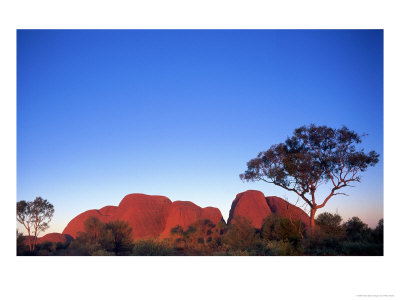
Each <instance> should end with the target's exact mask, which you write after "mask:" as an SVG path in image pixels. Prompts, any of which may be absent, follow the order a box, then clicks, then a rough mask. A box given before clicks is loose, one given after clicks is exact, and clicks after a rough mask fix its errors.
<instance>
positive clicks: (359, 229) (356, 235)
mask: <svg viewBox="0 0 400 300" xmlns="http://www.w3.org/2000/svg"><path fill="white" fill-rule="evenodd" d="M344 228H345V230H346V237H347V238H348V239H349V240H351V241H359V240H362V239H368V237H369V236H370V234H371V230H370V229H369V228H368V225H367V224H365V223H364V222H363V221H361V220H360V218H358V217H353V218H351V219H349V220H348V221H347V222H346V223H344Z"/></svg>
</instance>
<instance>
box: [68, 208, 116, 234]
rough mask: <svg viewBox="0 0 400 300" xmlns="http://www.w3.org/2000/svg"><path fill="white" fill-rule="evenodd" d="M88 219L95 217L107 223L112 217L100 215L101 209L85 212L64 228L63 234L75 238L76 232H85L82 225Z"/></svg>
mask: <svg viewBox="0 0 400 300" xmlns="http://www.w3.org/2000/svg"><path fill="white" fill-rule="evenodd" d="M89 217H96V218H98V219H99V220H100V221H102V222H105V223H106V222H109V221H111V220H113V215H109V214H102V213H101V209H91V210H87V211H85V212H83V213H81V214H79V215H77V216H76V217H75V218H73V219H72V220H71V221H70V222H69V223H68V225H67V226H66V227H65V228H64V230H63V232H62V233H63V234H69V235H70V236H72V237H73V238H76V237H77V235H78V232H83V231H85V227H84V223H85V221H86V220H87V219H88V218H89Z"/></svg>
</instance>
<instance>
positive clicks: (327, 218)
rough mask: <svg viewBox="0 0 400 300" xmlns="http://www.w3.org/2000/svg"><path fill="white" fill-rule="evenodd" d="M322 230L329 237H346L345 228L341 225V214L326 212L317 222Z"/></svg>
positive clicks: (319, 216)
mask: <svg viewBox="0 0 400 300" xmlns="http://www.w3.org/2000/svg"><path fill="white" fill-rule="evenodd" d="M315 223H316V224H317V225H318V226H319V228H320V230H321V231H322V232H323V233H325V234H326V235H328V236H333V237H337V238H341V237H343V236H344V235H345V230H344V227H343V226H342V225H341V223H342V217H341V216H340V215H339V214H337V213H336V214H331V213H328V212H324V213H322V214H320V215H318V217H317V218H316V220H315Z"/></svg>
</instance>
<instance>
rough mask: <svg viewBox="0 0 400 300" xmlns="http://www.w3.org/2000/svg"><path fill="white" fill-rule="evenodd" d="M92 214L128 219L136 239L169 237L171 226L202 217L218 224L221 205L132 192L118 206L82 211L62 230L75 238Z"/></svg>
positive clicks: (108, 219)
mask: <svg viewBox="0 0 400 300" xmlns="http://www.w3.org/2000/svg"><path fill="white" fill-rule="evenodd" d="M91 216H95V217H97V218H98V219H99V220H100V221H102V222H105V223H106V222H109V221H114V220H122V221H127V222H128V223H129V224H130V226H131V227H132V237H133V238H134V239H146V238H157V237H162V238H163V237H167V236H168V235H169V233H170V230H171V228H173V227H175V226H177V225H180V226H182V227H183V228H185V229H186V228H187V227H188V226H189V225H190V224H192V223H194V222H196V221H198V220H201V219H209V220H211V221H212V222H213V223H215V224H217V223H218V222H219V221H220V220H222V214H221V212H220V211H219V209H218V208H214V207H206V208H201V207H199V206H197V205H196V204H194V203H192V202H189V201H175V202H171V200H170V199H168V198H167V197H164V196H151V195H145V194H130V195H127V196H125V197H124V198H123V199H122V201H121V202H120V204H119V205H118V206H106V207H103V208H101V209H99V210H97V209H92V210H88V211H86V212H84V213H81V214H80V215H78V216H76V217H75V218H74V219H72V220H71V221H70V222H69V223H68V225H67V226H66V227H65V229H64V231H63V233H64V234H69V235H71V236H72V237H74V238H76V236H77V234H78V232H80V231H81V232H83V231H84V222H85V220H86V219H87V218H89V217H91Z"/></svg>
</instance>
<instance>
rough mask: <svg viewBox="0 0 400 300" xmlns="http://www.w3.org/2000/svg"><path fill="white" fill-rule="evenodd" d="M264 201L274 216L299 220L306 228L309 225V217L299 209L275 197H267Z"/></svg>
mask: <svg viewBox="0 0 400 300" xmlns="http://www.w3.org/2000/svg"><path fill="white" fill-rule="evenodd" d="M266 200H267V203H268V205H269V207H270V208H271V211H272V212H273V213H274V214H276V215H278V216H280V217H283V218H289V219H292V220H300V221H302V222H303V223H304V224H306V225H307V226H308V225H309V223H310V217H309V216H308V215H307V214H306V213H305V212H304V211H303V210H302V209H301V208H299V207H297V206H295V205H293V204H290V203H289V202H287V201H285V200H283V199H282V198H279V197H276V196H271V197H267V198H266Z"/></svg>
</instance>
